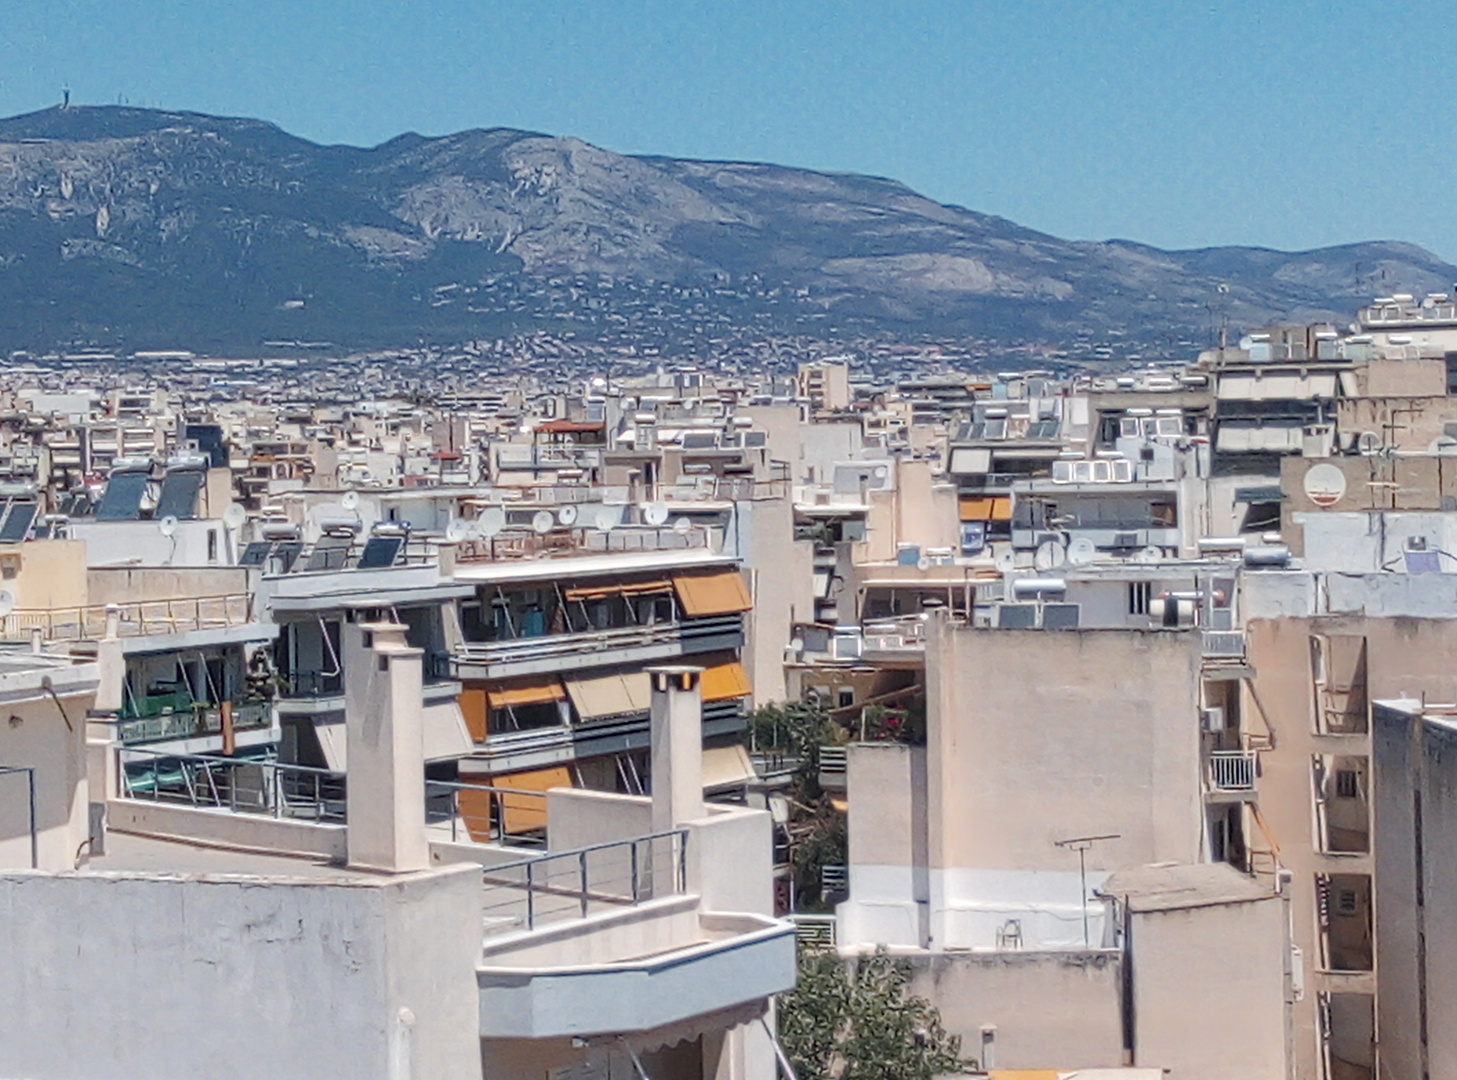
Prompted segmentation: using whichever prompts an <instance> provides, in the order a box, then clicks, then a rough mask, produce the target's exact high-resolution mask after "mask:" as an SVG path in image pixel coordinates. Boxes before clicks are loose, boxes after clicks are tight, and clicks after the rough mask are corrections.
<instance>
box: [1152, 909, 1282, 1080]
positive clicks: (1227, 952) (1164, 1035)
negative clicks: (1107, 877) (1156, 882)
mask: <svg viewBox="0 0 1457 1080" xmlns="http://www.w3.org/2000/svg"><path fill="white" fill-rule="evenodd" d="M1285 917H1286V916H1285V910H1284V904H1283V902H1282V901H1281V900H1280V899H1279V898H1277V897H1274V896H1272V897H1271V898H1270V899H1268V900H1259V901H1255V902H1253V903H1244V904H1221V905H1213V906H1209V907H1199V908H1186V909H1182V910H1174V911H1153V912H1144V913H1139V914H1135V915H1134V916H1133V927H1132V938H1133V963H1134V1016H1135V1018H1136V1036H1135V1053H1134V1061H1133V1063H1134V1064H1135V1065H1144V1066H1154V1067H1157V1068H1160V1069H1165V1070H1167V1071H1168V1073H1169V1075H1170V1076H1171V1077H1176V1078H1178V1080H1285V1076H1286V1068H1285V1065H1286V1063H1285V967H1284V963H1283V960H1284V954H1285V949H1286V939H1285V926H1284V921H1285Z"/></svg>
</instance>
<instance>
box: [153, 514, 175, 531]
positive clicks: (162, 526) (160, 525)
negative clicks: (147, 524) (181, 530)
mask: <svg viewBox="0 0 1457 1080" xmlns="http://www.w3.org/2000/svg"><path fill="white" fill-rule="evenodd" d="M157 530H158V531H159V532H160V533H161V534H162V535H163V536H174V535H176V533H177V519H176V518H175V517H173V516H172V515H171V514H168V515H167V516H166V517H164V518H163V519H162V520H161V521H159V522H157Z"/></svg>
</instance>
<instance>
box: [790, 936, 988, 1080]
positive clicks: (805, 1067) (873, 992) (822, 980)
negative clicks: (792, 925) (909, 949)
mask: <svg viewBox="0 0 1457 1080" xmlns="http://www.w3.org/2000/svg"><path fill="white" fill-rule="evenodd" d="M909 982H910V966H909V965H908V964H907V963H906V962H905V961H903V960H897V959H895V958H893V957H891V956H888V955H886V953H885V952H883V951H881V952H877V953H875V954H874V955H872V956H865V957H861V958H859V959H858V960H854V961H846V960H843V959H841V958H840V957H839V956H837V955H836V954H835V953H833V952H815V951H809V950H803V951H801V953H800V957H799V979H798V982H797V983H796V985H795V988H794V990H793V992H792V993H789V994H786V995H785V996H784V997H783V998H781V999H780V1002H779V1037H780V1040H781V1041H782V1042H783V1044H784V1049H785V1052H786V1054H787V1055H788V1056H789V1060H790V1063H791V1064H792V1065H793V1066H794V1071H795V1075H796V1076H797V1077H798V1078H799V1080H932V1078H933V1077H936V1076H940V1075H942V1074H945V1073H964V1072H968V1071H970V1066H971V1063H969V1062H965V1061H962V1060H961V1039H960V1038H959V1037H958V1036H955V1035H951V1034H949V1033H948V1032H947V1031H946V1029H945V1028H943V1027H942V1026H941V1014H940V1012H939V1011H938V1010H937V1009H936V1007H935V1006H934V1005H932V1004H931V1003H930V1002H929V1001H927V1000H926V999H925V998H921V997H917V996H916V995H914V994H912V993H910V992H909V990H908V984H909Z"/></svg>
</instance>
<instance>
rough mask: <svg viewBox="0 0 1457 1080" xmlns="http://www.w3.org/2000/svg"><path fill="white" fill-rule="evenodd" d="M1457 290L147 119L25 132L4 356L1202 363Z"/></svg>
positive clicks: (156, 114)
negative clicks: (813, 352) (801, 352)
mask: <svg viewBox="0 0 1457 1080" xmlns="http://www.w3.org/2000/svg"><path fill="white" fill-rule="evenodd" d="M1454 281H1457V268H1454V267H1452V266H1450V265H1448V264H1446V263H1444V262H1442V261H1441V260H1440V259H1438V258H1437V257H1436V256H1434V255H1433V254H1431V253H1430V252H1428V251H1425V250H1424V249H1422V248H1420V247H1417V246H1415V245H1411V244H1405V243H1397V242H1373V243H1358V244H1349V245H1344V246H1341V247H1334V248H1325V249H1321V250H1317V251H1305V252H1294V253H1291V252H1278V251H1271V250H1266V249H1258V248H1209V249H1203V250H1197V251H1162V250H1159V249H1157V248H1152V247H1148V246H1146V245H1141V244H1136V243H1131V242H1127V241H1122V240H1112V241H1107V242H1102V243H1092V242H1080V241H1068V240H1061V239H1058V238H1057V237H1053V236H1049V235H1046V234H1044V233H1039V232H1036V231H1034V230H1031V229H1027V228H1024V227H1022V226H1020V225H1017V224H1015V223H1013V222H1010V221H1007V220H1005V219H1003V218H998V217H992V216H988V215H985V214H979V213H976V212H974V211H971V210H966V209H963V208H961V207H956V206H946V205H942V204H940V203H936V202H934V201H932V200H930V199H927V198H925V197H923V196H921V195H918V194H916V193H915V192H914V191H911V190H910V189H909V188H907V187H905V186H904V185H902V184H899V183H897V182H895V181H893V180H885V179H879V178H875V177H868V176H856V175H847V174H830V173H820V172H812V171H809V170H805V169H792V168H784V167H780V166H775V165H762V164H751V163H743V162H712V161H688V160H677V159H672V158H662V157H629V156H624V155H621V154H615V153H612V152H611V151H608V150H603V149H600V148H598V147H595V146H590V145H588V144H586V143H584V142H581V141H580V140H577V139H572V138H558V137H553V136H549V135H542V134H537V133H533V132H526V131H514V130H508V129H502V128H496V129H491V130H474V131H465V132H461V133H459V134H455V135H447V136H443V137H439V138H426V137H423V136H419V135H413V134H410V135H401V136H399V137H398V138H395V139H392V140H390V141H389V142H387V143H384V144H382V145H380V146H377V147H374V148H372V149H362V148H356V147H347V146H320V145H317V144H314V143H311V142H308V141H306V140H304V139H300V138H297V137H294V136H292V135H289V134H287V133H286V132H284V131H282V130H281V129H279V128H278V127H276V126H274V125H272V124H268V123H264V122H261V121H257V120H248V119H234V118H225V117H215V116H206V115H202V114H196V113H184V112H161V111H154V110H146V109H132V108H122V107H99V108H92V107H72V108H66V109H59V108H57V109H47V110H44V111H41V112H36V113H31V114H28V115H24V116H16V117H12V118H9V119H4V120H0V348H10V349H13V348H32V349H35V348H51V347H55V346H58V345H59V346H74V345H77V344H95V345H102V346H108V347H121V348H168V347H172V348H193V349H197V350H199V351H201V350H211V351H218V350H234V351H238V352H248V351H250V350H251V351H258V350H260V349H263V348H264V347H265V343H267V342H275V341H290V342H301V341H327V342H331V343H333V344H334V345H335V346H338V347H341V348H370V347H389V346H408V345H414V344H416V343H419V342H422V341H426V342H437V343H453V342H460V341H466V340H473V339H482V338H487V339H488V338H492V337H497V336H501V335H509V334H513V333H521V332H530V331H534V330H538V329H547V330H552V331H557V332H565V331H568V330H569V331H571V332H572V333H573V334H574V335H576V336H577V337H578V338H580V339H586V340H592V339H597V340H626V339H627V338H629V337H633V338H640V339H651V340H656V341H659V342H661V343H663V344H664V346H665V347H666V348H667V349H669V350H671V349H673V348H680V349H691V348H693V347H695V343H699V344H701V343H703V342H706V341H719V342H722V341H723V340H725V339H726V338H731V337H733V336H734V335H740V336H743V335H750V334H758V335H764V334H775V333H810V334H816V335H822V336H825V335H827V336H836V335H838V336H846V337H849V336H854V335H878V336H881V337H887V336H888V337H892V338H901V339H906V340H913V339H916V338H919V337H924V336H927V335H962V336H965V337H969V338H976V339H980V340H984V341H994V342H997V343H1000V345H1002V346H1004V347H1007V348H1014V347H1020V346H1027V345H1033V346H1046V347H1050V348H1058V347H1066V346H1067V345H1068V344H1069V343H1072V342H1076V341H1079V340H1082V341H1087V340H1092V339H1107V338H1110V337H1112V338H1119V339H1122V340H1126V341H1132V342H1144V343H1153V345H1154V347H1158V343H1162V344H1163V346H1165V347H1167V348H1168V349H1170V350H1173V351H1175V352H1177V353H1179V354H1180V355H1187V352H1188V348H1187V345H1188V344H1189V343H1190V342H1193V343H1197V344H1203V343H1205V342H1207V341H1208V339H1209V337H1210V334H1211V328H1212V327H1213V326H1215V325H1218V324H1221V323H1227V324H1228V325H1229V326H1231V327H1234V328H1238V327H1242V326H1253V325H1261V324H1265V323H1269V322H1274V321H1284V320H1293V321H1307V320H1317V319H1330V320H1333V321H1336V322H1340V323H1344V322H1346V321H1348V320H1349V319H1350V317H1351V315H1352V313H1353V311H1354V309H1355V308H1356V307H1357V306H1358V305H1359V304H1360V303H1362V302H1363V301H1365V300H1367V299H1369V298H1370V296H1371V295H1372V294H1373V291H1386V292H1389V291H1394V290H1397V289H1401V290H1404V291H1408V292H1413V293H1417V294H1420V293H1423V292H1427V291H1435V290H1446V289H1448V288H1449V287H1451V285H1452V283H1453V282H1454Z"/></svg>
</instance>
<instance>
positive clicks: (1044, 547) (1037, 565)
mask: <svg viewBox="0 0 1457 1080" xmlns="http://www.w3.org/2000/svg"><path fill="white" fill-rule="evenodd" d="M1065 562H1067V548H1065V547H1063V546H1062V541H1060V540H1044V541H1043V542H1042V543H1040V544H1038V545H1037V553H1036V554H1035V555H1033V556H1032V566H1033V569H1035V570H1039V571H1041V570H1056V569H1057V568H1058V567H1059V566H1061V565H1062V564H1063V563H1065Z"/></svg>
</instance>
